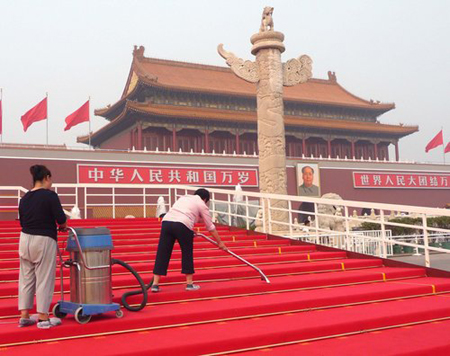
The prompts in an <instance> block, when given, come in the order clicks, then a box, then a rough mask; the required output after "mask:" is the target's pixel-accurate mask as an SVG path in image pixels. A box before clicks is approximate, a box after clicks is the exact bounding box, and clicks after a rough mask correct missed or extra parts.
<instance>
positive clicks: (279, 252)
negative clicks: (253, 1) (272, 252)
mask: <svg viewBox="0 0 450 356" xmlns="http://www.w3.org/2000/svg"><path fill="white" fill-rule="evenodd" d="M278 254H279V255H281V247H278Z"/></svg>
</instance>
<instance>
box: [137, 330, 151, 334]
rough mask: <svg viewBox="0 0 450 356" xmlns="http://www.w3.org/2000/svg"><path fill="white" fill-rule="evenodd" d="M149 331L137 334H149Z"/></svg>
mask: <svg viewBox="0 0 450 356" xmlns="http://www.w3.org/2000/svg"><path fill="white" fill-rule="evenodd" d="M149 333H150V332H149V331H140V332H139V334H149Z"/></svg>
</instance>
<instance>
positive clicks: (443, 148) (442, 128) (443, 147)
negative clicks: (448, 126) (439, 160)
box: [441, 126, 445, 164]
mask: <svg viewBox="0 0 450 356" xmlns="http://www.w3.org/2000/svg"><path fill="white" fill-rule="evenodd" d="M441 130H442V154H443V156H444V164H445V145H444V143H445V140H444V127H443V126H441Z"/></svg>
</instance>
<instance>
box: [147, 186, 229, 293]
mask: <svg viewBox="0 0 450 356" xmlns="http://www.w3.org/2000/svg"><path fill="white" fill-rule="evenodd" d="M209 197H210V195H209V192H208V191H207V190H206V189H197V190H196V191H195V193H194V195H186V196H184V197H181V198H180V199H178V200H177V201H176V202H175V204H174V205H173V206H172V208H171V209H170V210H169V212H168V213H167V214H166V215H165V216H164V218H163V221H162V226H161V234H160V236H159V243H158V252H157V253H156V260H155V267H154V269H153V274H154V277H153V285H152V288H151V291H152V292H159V291H160V288H159V280H160V277H161V276H165V275H167V268H168V267H169V261H170V257H171V255H172V250H173V245H174V244H175V240H177V241H178V243H179V245H180V248H181V265H182V269H181V273H183V274H185V275H186V290H187V291H193V290H198V289H200V286H199V285H197V284H194V282H193V275H194V255H193V249H194V231H193V228H194V224H195V223H197V222H199V221H201V220H203V222H204V224H205V225H206V229H207V230H208V231H209V232H210V233H211V235H212V236H213V237H214V239H215V240H216V241H217V243H218V246H219V248H220V249H222V250H224V251H226V250H227V247H226V246H225V244H224V243H223V242H222V240H221V239H220V237H219V234H218V233H217V230H216V227H215V226H214V224H213V223H212V220H211V215H210V212H209V208H208V206H207V205H206V204H207V203H208V202H209Z"/></svg>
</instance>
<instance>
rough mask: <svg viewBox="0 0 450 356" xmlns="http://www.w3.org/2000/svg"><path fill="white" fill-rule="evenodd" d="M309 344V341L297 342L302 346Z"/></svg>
mask: <svg viewBox="0 0 450 356" xmlns="http://www.w3.org/2000/svg"><path fill="white" fill-rule="evenodd" d="M309 344H310V342H299V345H300V346H303V345H309Z"/></svg>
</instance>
